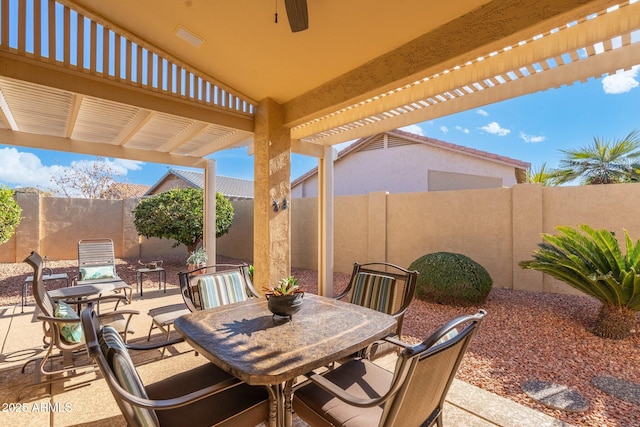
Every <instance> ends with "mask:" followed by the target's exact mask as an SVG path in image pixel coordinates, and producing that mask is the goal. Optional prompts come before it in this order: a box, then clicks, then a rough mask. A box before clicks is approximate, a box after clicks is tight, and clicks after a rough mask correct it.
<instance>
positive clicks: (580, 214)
mask: <svg viewBox="0 0 640 427" xmlns="http://www.w3.org/2000/svg"><path fill="white" fill-rule="evenodd" d="M16 200H17V201H18V203H19V204H20V206H21V207H22V209H23V214H22V215H23V219H22V222H21V223H20V226H19V227H18V230H17V232H16V234H15V235H14V236H13V237H12V238H11V239H10V240H9V241H8V242H7V243H5V244H3V245H0V263H13V262H22V260H24V258H25V257H26V256H28V255H29V253H30V252H31V251H32V250H37V251H38V252H39V253H40V254H42V255H47V256H48V257H49V258H51V259H69V260H74V259H77V242H78V240H80V239H85V238H92V237H109V238H111V239H113V241H114V244H115V251H116V257H119V258H140V259H143V260H152V259H161V258H162V257H163V256H168V255H184V257H185V259H186V256H187V253H186V249H185V248H184V246H179V247H177V248H172V247H171V246H172V244H173V242H172V241H167V240H161V239H146V238H142V237H139V236H138V235H137V233H136V230H135V227H134V225H133V214H132V212H131V211H132V210H133V209H134V208H135V206H136V205H137V203H138V202H139V200H137V199H127V200H87V199H66V198H52V197H40V196H39V195H37V194H23V193H21V194H16ZM232 204H233V206H234V210H235V217H234V221H233V225H232V226H231V229H230V231H229V233H228V234H226V235H225V236H222V237H221V238H219V239H218V240H217V253H218V254H219V255H225V256H229V257H233V258H238V259H243V260H246V261H248V262H251V260H252V257H253V201H251V200H245V201H234V202H232ZM334 206H335V210H334V270H335V271H336V272H343V273H350V272H351V267H352V265H353V263H354V262H356V261H358V262H372V261H383V260H384V261H387V262H391V263H394V264H398V265H400V266H404V267H407V266H409V264H410V263H411V262H412V261H413V260H415V259H416V258H418V257H420V256H422V255H424V254H427V253H431V252H441V251H446V252H458V253H462V254H465V255H467V256H468V257H470V258H472V259H473V260H475V261H477V262H479V263H480V264H481V265H483V266H484V267H485V268H486V269H487V270H488V271H489V274H491V277H492V278H493V281H494V286H496V287H501V288H509V289H515V290H525V291H533V292H554V293H577V291H574V290H573V289H572V288H570V287H569V286H567V285H565V284H564V283H562V282H559V281H557V280H555V279H553V278H550V277H547V276H545V275H543V274H542V273H539V272H536V271H531V270H522V269H521V268H520V267H519V266H518V263H519V262H520V261H522V260H525V259H530V258H531V253H532V252H533V251H534V250H535V249H536V247H537V244H538V243H540V242H541V237H540V234H541V233H551V234H554V233H555V227H556V226H558V225H570V226H577V225H579V224H589V225H590V226H592V227H594V228H606V229H608V230H611V231H615V232H616V236H617V237H618V239H621V240H620V242H621V245H622V247H623V250H624V231H623V230H625V229H626V230H627V231H628V232H629V234H630V236H631V238H632V239H633V240H637V239H639V238H640V217H639V216H638V215H637V214H636V212H635V211H636V209H637V208H638V207H640V185H639V184H615V185H594V186H575V187H543V186H541V185H539V184H519V185H516V186H514V187H512V188H501V189H487V190H464V191H442V192H424V193H403V194H387V193H383V192H379V193H370V194H367V195H358V196H339V197H336V198H335V202H334ZM290 212H291V239H292V244H291V263H292V265H293V266H294V267H300V268H308V269H316V268H317V247H318V236H317V223H318V206H317V199H315V198H294V199H293V200H292V201H291V211H290ZM0 268H2V264H0Z"/></svg>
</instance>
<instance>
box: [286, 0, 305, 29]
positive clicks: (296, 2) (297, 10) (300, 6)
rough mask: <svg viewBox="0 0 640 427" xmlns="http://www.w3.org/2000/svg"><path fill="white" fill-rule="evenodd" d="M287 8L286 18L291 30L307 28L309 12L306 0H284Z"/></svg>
mask: <svg viewBox="0 0 640 427" xmlns="http://www.w3.org/2000/svg"><path fill="white" fill-rule="evenodd" d="M284 5H285V7H286V8H287V18H289V26H290V27H291V31H292V32H294V33H297V32H298V31H304V30H306V29H307V28H309V13H308V12H307V0H284Z"/></svg>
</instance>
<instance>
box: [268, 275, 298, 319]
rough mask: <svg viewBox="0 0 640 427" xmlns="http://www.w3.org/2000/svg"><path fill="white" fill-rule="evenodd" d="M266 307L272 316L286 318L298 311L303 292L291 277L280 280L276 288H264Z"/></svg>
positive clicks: (296, 280)
mask: <svg viewBox="0 0 640 427" xmlns="http://www.w3.org/2000/svg"><path fill="white" fill-rule="evenodd" d="M263 290H264V291H265V297H266V298H267V306H268V308H269V311H271V312H272V313H273V314H274V316H275V315H278V316H283V317H288V318H289V319H290V320H291V318H292V316H293V315H294V314H295V313H297V312H298V311H300V309H301V308H302V298H303V297H304V291H303V290H302V289H300V286H299V285H298V279H296V278H295V277H293V276H289V277H284V278H282V279H280V281H279V282H278V284H277V285H276V286H272V287H264V288H263Z"/></svg>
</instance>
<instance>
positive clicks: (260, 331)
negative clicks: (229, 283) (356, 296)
mask: <svg viewBox="0 0 640 427" xmlns="http://www.w3.org/2000/svg"><path fill="white" fill-rule="evenodd" d="M395 327H396V321H395V319H394V318H393V317H392V316H390V315H387V314H384V313H381V312H378V311H375V310H371V309H368V308H365V307H361V306H358V305H355V304H350V303H347V302H343V301H337V300H334V299H331V298H326V297H321V296H317V295H313V294H308V293H307V294H305V295H304V300H303V304H302V309H301V310H300V312H298V313H296V314H294V315H293V318H292V320H289V319H288V318H281V317H278V316H272V314H271V312H270V311H269V310H268V308H267V301H266V299H264V298H259V299H258V298H254V299H250V300H248V301H244V302H240V303H237V304H230V305H225V306H220V307H216V308H214V309H210V310H204V311H197V312H193V313H189V314H186V315H184V316H182V317H180V318H178V319H177V320H176V321H175V328H176V329H177V330H178V332H179V333H180V334H181V335H182V336H183V337H184V339H185V340H186V341H187V342H188V343H189V344H191V346H192V347H193V348H194V349H195V350H196V351H198V352H199V353H201V354H202V355H204V356H205V357H206V358H207V359H209V360H210V361H211V362H213V363H214V364H216V365H217V366H219V367H220V368H222V369H224V370H226V371H227V372H229V373H231V374H233V375H234V376H236V377H237V378H239V379H241V380H243V381H244V382H246V383H247V384H250V385H262V386H266V387H267V389H268V390H269V396H270V404H271V406H270V412H269V426H270V427H275V426H284V427H289V426H291V422H292V407H291V397H292V387H293V384H294V381H295V379H296V378H297V377H298V376H300V375H303V374H305V373H308V372H310V371H312V370H314V369H317V368H321V367H324V366H327V365H328V364H330V363H331V362H334V361H336V360H340V359H342V358H345V357H347V356H349V355H351V354H353V353H355V352H356V351H357V350H360V349H362V348H364V347H366V346H367V345H369V344H371V343H373V342H374V341H376V340H378V339H380V338H382V337H384V336H386V335H388V334H389V333H390V332H392V331H393V329H394V328H395Z"/></svg>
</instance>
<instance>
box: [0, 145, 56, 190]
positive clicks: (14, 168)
mask: <svg viewBox="0 0 640 427" xmlns="http://www.w3.org/2000/svg"><path fill="white" fill-rule="evenodd" d="M0 164H2V168H0V182H2V183H5V184H9V185H10V186H11V187H37V188H41V189H44V188H48V187H49V184H50V178H51V173H52V171H51V167H48V166H44V165H43V164H42V162H41V161H40V159H39V158H38V156H36V155H34V154H31V153H24V152H20V151H18V150H17V149H16V148H12V147H6V148H2V149H0Z"/></svg>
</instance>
